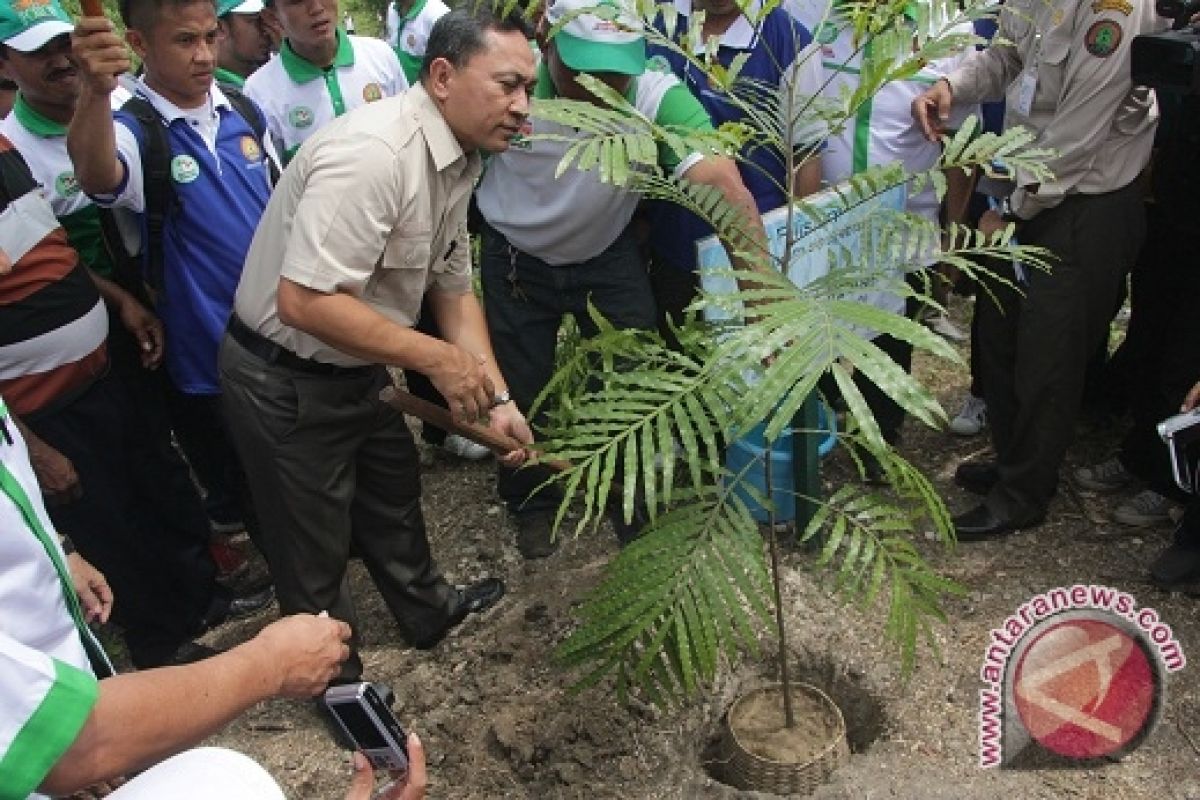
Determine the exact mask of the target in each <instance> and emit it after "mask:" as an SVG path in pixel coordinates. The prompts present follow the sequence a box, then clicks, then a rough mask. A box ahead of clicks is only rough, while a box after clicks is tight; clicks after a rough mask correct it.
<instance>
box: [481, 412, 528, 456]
mask: <svg viewBox="0 0 1200 800" xmlns="http://www.w3.org/2000/svg"><path fill="white" fill-rule="evenodd" d="M488 427H489V428H491V429H492V430H494V431H496V432H498V433H503V434H505V435H506V436H511V437H512V438H514V439H516V440H517V441H518V442H520V443H521V444H532V443H533V431H531V430H529V422H527V421H526V419H525V415H524V414H522V413H521V410H520V409H519V408H517V404H516V403H505V404H504V405H501V406H496V407H495V408H493V409H492V410H491V411H489V412H488ZM528 457H529V451H527V450H524V449H521V450H513V451H512V452H511V453H505V454H504V455H503V456H499V457H498V459H499V461H500V463H501V464H503V465H504V466H506V467H512V468H514V469H515V468H516V467H519V466H521V465H522V464H524V463H525V459H526V458H528Z"/></svg>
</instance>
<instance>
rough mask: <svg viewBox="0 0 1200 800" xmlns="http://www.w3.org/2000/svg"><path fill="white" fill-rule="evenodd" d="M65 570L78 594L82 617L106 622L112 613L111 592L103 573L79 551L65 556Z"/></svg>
mask: <svg viewBox="0 0 1200 800" xmlns="http://www.w3.org/2000/svg"><path fill="white" fill-rule="evenodd" d="M67 570H68V571H69V572H70V573H71V584H72V585H73V586H74V587H75V594H77V595H79V605H80V606H81V607H82V608H83V616H84V619H85V620H86V621H88V622H100V623H105V622H108V617H109V615H110V614H112V607H113V593H112V589H110V588H109V586H108V581H107V580H105V578H104V573H103V572H101V571H100V570H98V569H96V568H95V567H93V566H92V565H91V564H90V563H88V561H87V560H86V559H85V558H84V557H83V556H81V555H79V553H71V554H70V555H69V556H67Z"/></svg>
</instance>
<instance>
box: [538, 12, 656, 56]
mask: <svg viewBox="0 0 1200 800" xmlns="http://www.w3.org/2000/svg"><path fill="white" fill-rule="evenodd" d="M563 20H569V21H568V22H566V23H565V24H564V25H563V26H562V28H560V29H559V31H558V32H557V33H556V34H555V35H554V46H555V48H557V50H558V56H559V58H561V59H562V62H563V63H564V64H566V65H567V66H568V67H570V68H571V69H573V70H575V71H576V72H616V73H619V74H621V75H641V74H642V73H643V72H645V71H646V39H645V37H644V36H642V33H641V31H642V21H641V19H639V18H638V16H637V15H636V14H634V13H632V12H630V11H629V10H627V9H625V8H624V7H622V6H621V5H620V4H619V0H551V2H549V3H548V4H547V6H546V21H547V22H548V23H550V24H551V25H557V24H559V23H560V22H562V21H563Z"/></svg>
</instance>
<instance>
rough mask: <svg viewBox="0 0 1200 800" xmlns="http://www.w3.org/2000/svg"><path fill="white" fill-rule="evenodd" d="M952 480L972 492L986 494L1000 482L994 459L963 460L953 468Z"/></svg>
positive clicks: (998, 470)
mask: <svg viewBox="0 0 1200 800" xmlns="http://www.w3.org/2000/svg"><path fill="white" fill-rule="evenodd" d="M954 482H955V483H956V484H957V485H959V486H961V487H962V488H964V489H966V490H967V491H968V492H971V493H972V494H987V493H988V492H990V491H991V490H992V487H993V486H995V485H996V484H997V483H999V482H1000V469H999V468H998V467H997V466H996V462H995V461H964V462H963V463H961V464H959V465H958V469H956V470H954Z"/></svg>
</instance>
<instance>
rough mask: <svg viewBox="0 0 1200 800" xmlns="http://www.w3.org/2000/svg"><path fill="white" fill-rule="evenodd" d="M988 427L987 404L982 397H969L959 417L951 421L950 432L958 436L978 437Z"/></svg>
mask: <svg viewBox="0 0 1200 800" xmlns="http://www.w3.org/2000/svg"><path fill="white" fill-rule="evenodd" d="M986 427H987V403H985V402H984V401H983V398H982V397H976V396H975V395H973V394H969V395H967V399H966V400H964V401H963V406H962V410H960V411H959V412H958V416H956V417H955V418H954V419H952V420H950V432H951V433H953V434H955V435H956V436H978V435H979V434H980V433H981V432H982V431H983V429H984V428H986Z"/></svg>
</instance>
